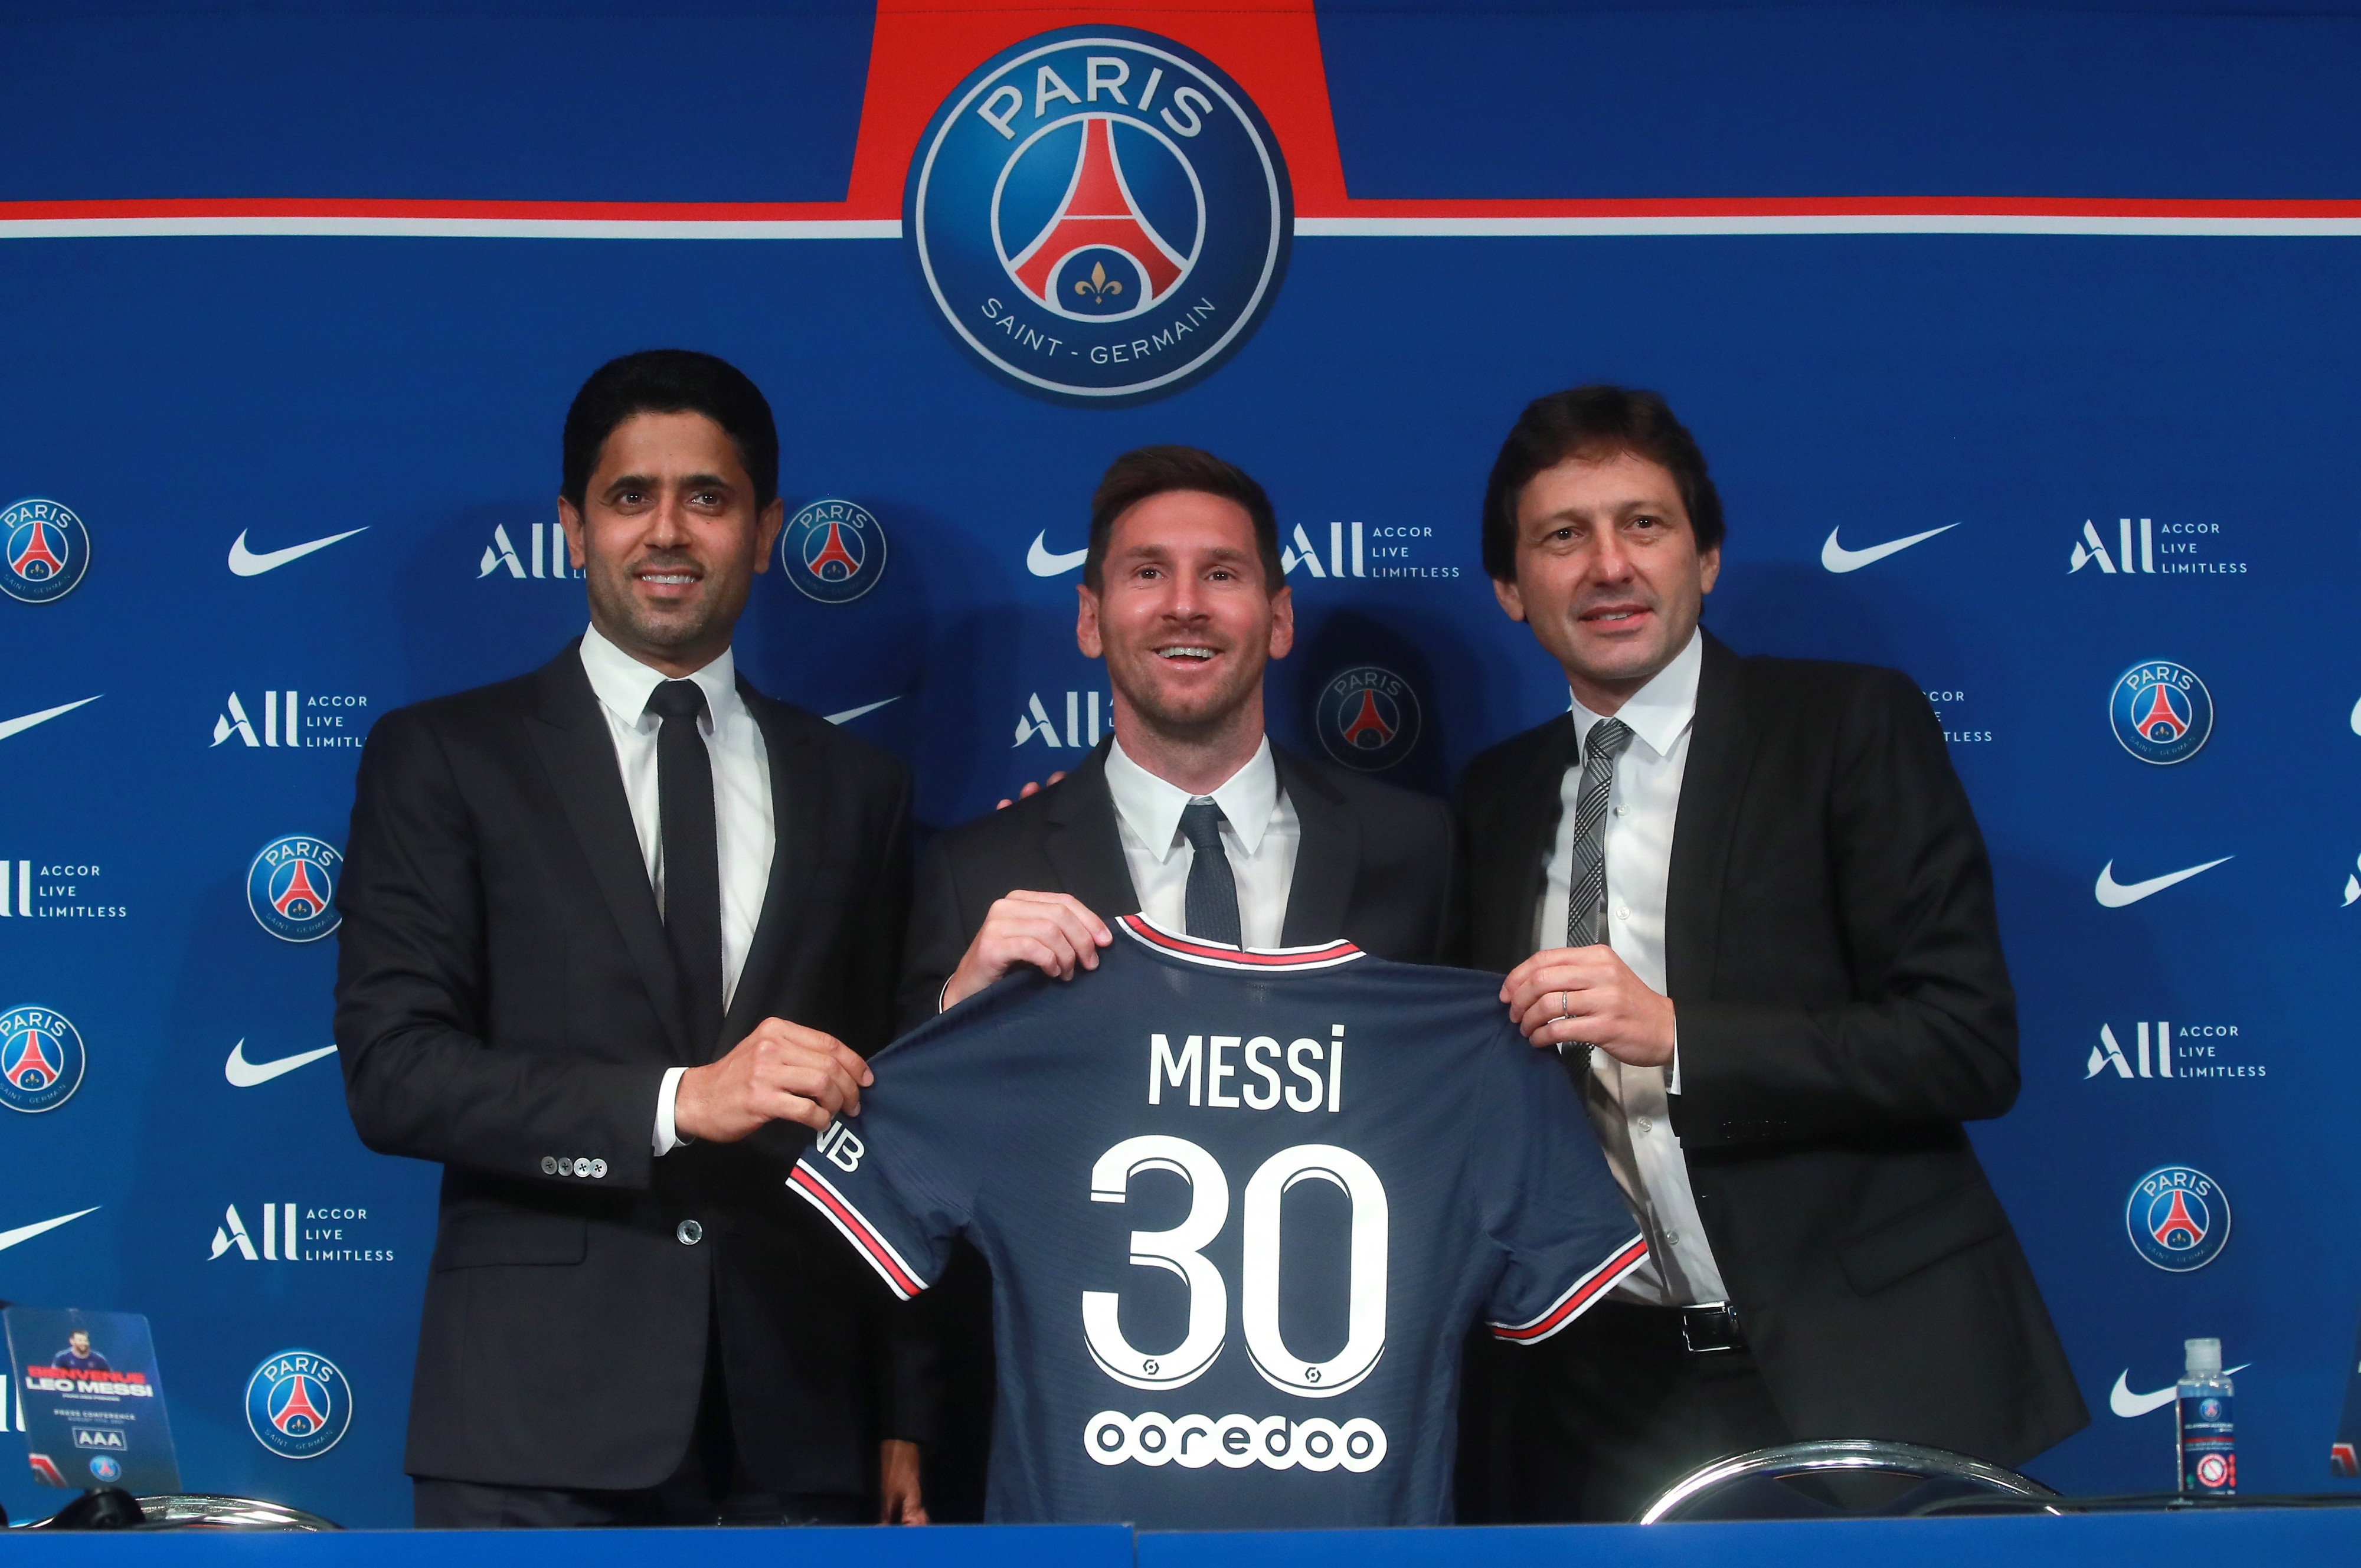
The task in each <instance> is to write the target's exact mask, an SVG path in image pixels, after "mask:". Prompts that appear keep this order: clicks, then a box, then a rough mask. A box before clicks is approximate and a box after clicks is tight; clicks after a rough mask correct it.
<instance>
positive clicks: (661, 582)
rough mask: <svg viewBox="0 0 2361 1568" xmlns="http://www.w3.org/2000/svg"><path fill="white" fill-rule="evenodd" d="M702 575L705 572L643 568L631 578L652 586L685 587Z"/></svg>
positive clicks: (695, 581)
mask: <svg viewBox="0 0 2361 1568" xmlns="http://www.w3.org/2000/svg"><path fill="white" fill-rule="evenodd" d="M702 576H703V574H701V573H697V572H681V571H671V572H664V571H651V570H644V569H643V570H641V571H637V572H634V573H632V574H631V580H632V581H634V582H640V583H646V584H648V585H650V586H651V587H659V588H685V587H690V586H691V585H693V584H695V583H697V582H698V581H699V580H701V578H702Z"/></svg>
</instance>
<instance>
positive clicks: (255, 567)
mask: <svg viewBox="0 0 2361 1568" xmlns="http://www.w3.org/2000/svg"><path fill="white" fill-rule="evenodd" d="M367 532H368V529H367V528H366V527H363V528H348V529H346V530H345V532H342V533H331V534H330V535H328V537H327V538H325V539H314V540H313V541H312V542H311V543H309V544H290V545H289V546H288V547H287V548H286V549H284V550H263V551H254V550H248V549H247V547H246V531H245V530H244V529H240V530H238V534H237V537H236V539H233V540H231V541H230V546H229V569H230V570H231V571H233V572H236V574H237V575H238V576H241V577H258V576H262V574H263V573H265V572H272V571H276V570H278V569H279V568H280V567H281V566H284V565H287V563H288V562H290V561H301V560H302V558H303V557H304V556H306V555H309V554H311V553H312V552H313V551H314V550H325V549H326V548H327V547H328V546H329V545H331V544H334V543H336V542H337V541H338V540H340V539H350V538H351V537H352V536H353V535H354V534H356V533H367Z"/></svg>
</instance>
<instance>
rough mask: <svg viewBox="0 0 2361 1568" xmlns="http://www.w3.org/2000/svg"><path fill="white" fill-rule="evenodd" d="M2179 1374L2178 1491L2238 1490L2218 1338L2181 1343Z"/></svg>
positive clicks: (2212, 1493)
mask: <svg viewBox="0 0 2361 1568" xmlns="http://www.w3.org/2000/svg"><path fill="white" fill-rule="evenodd" d="M2184 1348H2185V1349H2186V1351H2187V1353H2188V1369H2187V1370H2186V1371H2184V1372H2183V1373H2182V1374H2181V1375H2180V1433H2179V1441H2180V1495H2181V1496H2182V1497H2231V1496H2233V1495H2235V1493H2236V1492H2237V1490H2238V1453H2237V1446H2236V1442H2235V1438H2234V1435H2233V1429H2232V1427H2231V1423H2230V1380H2229V1379H2228V1378H2227V1377H2224V1376H2223V1375H2222V1342H2221V1341H2220V1340H2218V1339H2193V1340H2190V1341H2188V1342H2186V1343H2185V1346H2184Z"/></svg>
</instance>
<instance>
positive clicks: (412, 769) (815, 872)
mask: <svg viewBox="0 0 2361 1568" xmlns="http://www.w3.org/2000/svg"><path fill="white" fill-rule="evenodd" d="M782 510H783V507H782V504H781V502H780V500H779V499H778V435H777V433H776V430H775V428H774V424H773V422H772V417H771V411H770V406H769V404H768V403H767V402H765V401H764V400H763V395H762V393H761V392H760V391H759V390H758V389H756V388H755V387H754V385H753V383H752V382H751V381H749V380H748V379H747V378H745V377H744V376H743V375H741V374H740V373H739V372H738V371H737V370H735V369H734V368H732V367H730V366H728V365H726V364H724V363H723V362H722V361H720V360H718V359H715V358H712V357H711V356H707V355H698V354H689V353H686V352H680V351H673V350H662V351H655V352H651V353H646V354H638V355H632V356H627V357H625V358H623V359H619V360H616V361H614V362H612V363H610V364H609V365H607V366H605V367H602V368H601V369H599V370H598V372H597V373H596V374H595V375H593V376H592V377H591V378H590V379H589V380H588V382H587V383H585V385H584V386H583V388H582V390H581V392H580V394H579V395H578V396H577V398H576V400H575V402H574V406H573V409H572V411H570V412H569V413H568V415H567V417H566V436H565V467H564V485H563V494H562V497H561V499H560V500H559V502H558V516H559V520H560V521H561V523H562V524H563V525H564V528H565V530H566V541H567V543H568V546H569V547H570V549H571V551H572V554H573V560H574V564H575V565H577V566H578V567H582V568H584V570H585V573H586V576H587V579H588V593H589V603H590V626H589V630H587V631H586V632H585V633H584V634H583V636H582V638H581V640H580V641H578V642H577V643H575V644H573V645H570V646H568V647H567V648H566V650H565V652H561V653H560V654H559V655H558V656H557V658H556V659H555V660H554V661H552V662H551V663H549V664H547V665H546V666H544V668H542V669H540V670H538V671H535V672H534V673H533V674H528V675H523V676H521V677H519V678H517V679H514V680H511V681H506V682H503V683H501V684H500V685H490V686H484V687H480V688H478V689H477V690H474V691H468V692H462V693H459V694H458V695H456V696H447V697H443V698H439V699H437V700H434V701H432V702H426V703H421V704H419V705H417V706H415V707H408V708H404V709H401V710H400V711H398V712H395V713H390V714H388V715H387V716H386V717H385V718H382V719H380V720H379V723H378V724H377V726H376V728H375V729H373V730H372V732H371V733H370V736H369V740H368V749H367V750H366V751H365V752H364V753H363V756H362V760H361V769H360V779H359V785H358V790H357V797H356V799H355V802H354V806H353V821H352V834H351V839H350V844H349V848H348V850H347V851H346V872H345V882H344V887H343V889H342V896H341V900H340V903H341V907H342V910H343V916H344V923H343V927H342V929H341V937H340V939H341V948H342V951H341V955H340V959H341V961H340V965H339V969H338V976H337V1008H336V1040H337V1044H338V1046H339V1047H340V1048H341V1050H342V1053H343V1062H344V1069H345V1081H346V1099H347V1102H348V1103H349V1104H350V1106H351V1110H352V1116H353V1124H354V1125H355V1126H356V1127H357V1129H358V1130H359V1133H360V1135H361V1139H362V1141H363V1142H364V1143H366V1144H368V1146H369V1147H371V1148H373V1149H376V1150H378V1151H379V1152H381V1153H386V1154H398V1155H406V1156H409V1157H412V1158H418V1159H429V1160H437V1161H440V1162H442V1164H443V1167H444V1175H443V1194H442V1209H441V1215H440V1220H439V1223H438V1226H437V1233H436V1238H435V1245H434V1259H433V1262H432V1264H431V1265H430V1270H431V1272H430V1274H429V1276H428V1280H427V1288H426V1305H425V1317H424V1321H423V1323H422V1325H421V1327H420V1332H419V1349H418V1367H417V1376H416V1381H415V1384H414V1387H413V1389H412V1401H411V1416H410V1438H409V1448H408V1453H407V1455H406V1464H405V1468H407V1469H408V1470H409V1472H410V1473H411V1475H412V1476H413V1477H414V1478H415V1488H414V1503H415V1510H416V1515H417V1520H418V1522H419V1523H420V1524H421V1525H425V1526H453V1527H489V1526H500V1525H595V1524H685V1523H697V1522H715V1521H717V1520H722V1519H729V1520H746V1521H767V1522H771V1523H778V1522H782V1521H787V1520H807V1519H818V1520H823V1521H829V1522H854V1521H855V1520H857V1519H858V1518H859V1517H860V1515H861V1512H862V1509H863V1508H864V1504H863V1501H862V1499H863V1497H864V1496H868V1495H875V1494H878V1493H881V1492H882V1493H883V1495H884V1505H885V1508H886V1509H887V1512H888V1515H889V1517H893V1518H910V1519H918V1518H922V1517H923V1515H922V1514H921V1512H920V1510H919V1506H918V1497H917V1471H916V1450H915V1448H913V1447H912V1446H911V1445H910V1444H909V1443H907V1442H887V1443H885V1444H884V1447H883V1450H882V1453H883V1458H882V1461H881V1460H880V1459H879V1457H878V1456H879V1455H880V1453H881V1449H880V1448H879V1446H878V1444H879V1442H880V1439H881V1436H882V1435H883V1434H882V1433H881V1431H880V1427H881V1420H884V1419H885V1418H881V1416H880V1414H879V1407H880V1405H881V1402H882V1401H881V1395H880V1387H879V1385H880V1384H881V1383H882V1382H883V1381H884V1380H885V1377H886V1368H887V1366H888V1365H889V1363H888V1358H887V1357H886V1355H885V1354H884V1346H883V1342H884V1339H885V1338H886V1337H887V1335H886V1330H885V1328H884V1322H885V1317H884V1306H885V1303H884V1299H883V1297H882V1293H881V1292H880V1291H879V1290H878V1289H877V1288H876V1287H875V1286H874V1285H873V1282H871V1281H869V1280H866V1279H863V1278H862V1277H861V1275H862V1273H864V1272H865V1271H863V1270H860V1269H858V1268H856V1267H851V1266H846V1264H845V1262H844V1257H845V1255H844V1251H843V1248H842V1246H841V1245H840V1243H839V1242H838V1241H837V1240H836V1239H835V1238H834V1237H833V1236H829V1235H827V1234H822V1233H820V1232H819V1231H818V1228H817V1226H816V1223H815V1222H814V1219H813V1217H812V1215H811V1213H810V1211H809V1210H807V1208H806V1207H805V1206H804V1205H803V1204H801V1203H798V1202H796V1201H794V1200H793V1199H792V1198H790V1197H789V1196H788V1194H787V1192H786V1190H785V1186H784V1180H785V1173H786V1171H787V1169H788V1168H790V1166H791V1165H792V1163H793V1161H794V1159H795V1157H796V1154H797V1152H798V1151H799V1149H800V1148H801V1147H802V1146H804V1145H805V1144H807V1142H808V1141H809V1139H810V1136H811V1134H810V1131H809V1129H813V1128H819V1127H824V1126H826V1125H827V1124H828V1123H829V1119H830V1118H831V1117H832V1116H834V1115H835V1114H836V1113H839V1112H843V1113H852V1112H855V1111H857V1109H858V1107H859V1103H860V1091H861V1086H862V1084H863V1083H865V1082H867V1081H869V1078H868V1071H867V1069H866V1068H865V1067H864V1066H863V1065H862V1057H861V1055H860V1054H859V1053H861V1052H866V1051H871V1050H873V1049H874V1048H875V1047H878V1046H880V1045H883V1044H884V1041H885V1039H886V1037H887V1035H888V1034H889V1032H890V1031H889V1023H890V1011H891V999H892V993H893V981H894V970H895V962H896V958H897V955H898V952H899V948H900V939H901V928H902V924H903V920H904V917H905V914H906V854H907V849H906V830H907V812H908V781H907V779H906V775H905V773H904V770H903V769H902V767H901V765H900V764H899V763H897V762H895V761H893V760H892V759H890V758H888V757H886V756H884V755H883V754H881V753H879V752H876V751H872V750H871V749H869V748H868V747H866V746H864V745H862V743H861V742H859V741H858V740H852V739H851V738H850V737H848V736H845V735H843V734H842V733H840V731H838V730H837V729H834V728H833V727H831V726H829V724H827V723H825V722H823V721H821V720H820V719H818V718H814V717H813V716H812V715H810V714H808V713H806V712H804V711H803V710H801V709H799V708H796V707H789V706H787V705H786V704H785V703H781V702H775V701H774V700H772V699H771V698H769V697H766V696H763V695H762V694H760V693H759V692H757V691H755V690H754V688H753V687H752V685H749V684H748V683H747V682H746V681H745V680H744V678H743V677H742V676H739V675H737V674H736V672H735V666H734V664H733V663H732V660H731V657H730V633H731V630H732V628H733V627H734V626H735V624H736V622H737V619H738V616H739V613H740V611H741V610H742V609H744V607H745V604H746V598H747V594H748V590H749V588H750V587H751V585H752V578H753V575H754V574H755V573H757V572H761V571H763V569H764V567H765V566H766V565H768V562H769V552H770V549H771V546H772V544H773V543H774V540H775V539H776V538H777V536H778V532H779V528H780V523H781V514H782ZM888 1430H890V1428H889V1429H888ZM881 1472H882V1476H881V1474H880V1473H881Z"/></svg>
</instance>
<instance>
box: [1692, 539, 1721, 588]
mask: <svg viewBox="0 0 2361 1568" xmlns="http://www.w3.org/2000/svg"><path fill="white" fill-rule="evenodd" d="M1720 576H1721V546H1720V545H1719V544H1717V545H1715V546H1714V547H1713V548H1712V549H1710V550H1708V551H1707V552H1706V553H1705V554H1702V555H1700V556H1698V557H1697V581H1698V582H1699V583H1700V584H1701V585H1703V586H1702V587H1701V588H1700V590H1699V591H1700V592H1703V593H1708V594H1709V593H1711V592H1713V585H1714V584H1715V582H1716V581H1718V580H1719V578H1720Z"/></svg>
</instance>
